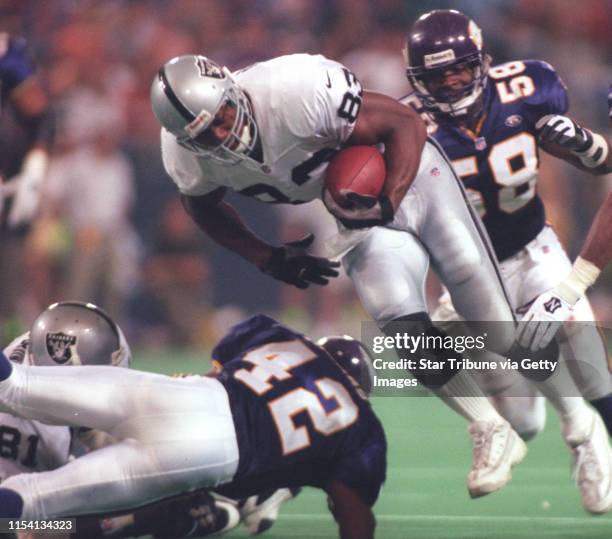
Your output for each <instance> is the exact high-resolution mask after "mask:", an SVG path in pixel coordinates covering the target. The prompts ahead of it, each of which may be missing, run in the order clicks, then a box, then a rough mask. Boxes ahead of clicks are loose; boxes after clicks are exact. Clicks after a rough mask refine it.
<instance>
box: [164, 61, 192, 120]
mask: <svg viewBox="0 0 612 539" xmlns="http://www.w3.org/2000/svg"><path fill="white" fill-rule="evenodd" d="M157 75H158V77H159V80H160V82H161V85H162V88H163V90H164V93H165V94H166V97H167V98H168V101H170V103H172V104H173V105H174V108H175V109H176V110H177V111H178V112H179V114H180V115H181V116H182V117H183V118H185V120H186V121H187V122H188V123H191V122H193V121H194V120H195V118H196V117H195V114H193V112H191V111H190V110H189V109H188V108H187V107H186V106H185V105H183V103H182V102H181V100H180V99H179V98H178V96H177V95H176V94H175V93H174V90H173V89H172V87H171V86H170V83H169V82H168V78H167V77H166V67H165V66H164V67H162V68H161V69H160V70H159V72H158V74H157Z"/></svg>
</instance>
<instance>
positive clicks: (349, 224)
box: [323, 189, 393, 229]
mask: <svg viewBox="0 0 612 539" xmlns="http://www.w3.org/2000/svg"><path fill="white" fill-rule="evenodd" d="M340 194H341V195H342V196H343V197H344V198H345V199H346V201H347V205H346V208H343V207H342V206H340V204H338V203H337V202H336V201H335V200H334V198H333V197H332V196H331V193H330V192H329V191H328V190H327V189H324V190H323V203H324V204H325V207H326V208H327V210H328V211H329V213H331V214H332V215H333V216H334V217H335V218H336V219H338V221H340V222H341V223H342V224H343V225H344V226H345V227H346V228H349V229H355V228H369V227H372V226H382V225H386V224H387V223H390V222H391V221H393V206H392V205H391V201H390V200H389V198H388V197H387V196H386V195H381V196H380V197H378V198H376V197H373V196H369V195H360V194H359V193H355V192H353V191H349V190H347V189H343V190H341V191H340Z"/></svg>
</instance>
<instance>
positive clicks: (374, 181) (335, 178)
mask: <svg viewBox="0 0 612 539" xmlns="http://www.w3.org/2000/svg"><path fill="white" fill-rule="evenodd" d="M385 176H386V168H385V161H384V159H383V156H382V155H381V154H380V152H379V151H378V150H377V149H376V147H375V146H349V147H348V148H344V149H343V150H340V151H339V152H338V153H337V154H336V155H335V156H334V157H333V159H332V160H331V162H330V163H329V166H328V167H327V173H326V176H325V187H326V188H327V190H328V191H329V193H330V194H331V196H332V198H333V199H334V200H335V201H336V202H337V203H338V204H339V205H340V206H343V207H345V206H346V199H345V198H344V197H343V196H342V195H341V194H340V191H341V190H343V189H348V190H349V191H353V192H355V193H359V194H360V195H370V196H373V197H378V195H379V194H380V191H381V190H382V188H383V184H384V183H385Z"/></svg>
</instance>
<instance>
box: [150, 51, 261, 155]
mask: <svg viewBox="0 0 612 539" xmlns="http://www.w3.org/2000/svg"><path fill="white" fill-rule="evenodd" d="M151 104H152V106H153V112H154V113H155V116H156V117H157V119H158V120H159V122H160V123H161V125H162V126H163V127H164V128H165V129H167V130H168V131H170V132H171V133H172V134H173V135H174V136H175V137H176V139H177V142H178V143H179V144H180V145H181V146H182V147H184V148H186V149H187V150H189V151H191V152H193V153H195V154H197V155H198V156H200V157H202V158H204V159H210V160H211V161H214V162H216V163H218V164H221V165H226V166H229V165H235V164H237V163H240V162H241V161H243V160H244V159H248V158H249V155H250V153H251V152H252V151H253V149H254V147H255V144H256V142H257V137H258V129H257V124H256V122H255V118H254V116H253V113H252V109H251V104H250V102H249V99H248V97H247V96H246V94H245V93H244V91H243V90H242V89H241V88H240V87H239V86H238V84H237V83H236V81H235V80H234V78H233V77H232V75H231V73H230V72H229V71H228V70H227V69H226V68H221V67H220V66H218V65H217V64H215V63H214V62H212V61H210V60H208V59H207V58H205V57H204V56H195V55H187V56H180V57H178V58H174V59H172V60H170V61H169V62H167V63H166V64H165V65H164V66H163V67H162V68H161V69H160V70H159V73H158V74H157V76H156V77H155V79H154V80H153V84H152V86H151ZM221 125H222V126H223V127H224V129H225V130H227V135H226V136H225V137H224V138H223V139H219V138H218V137H217V135H216V133H215V132H214V130H215V128H217V127H219V126H221Z"/></svg>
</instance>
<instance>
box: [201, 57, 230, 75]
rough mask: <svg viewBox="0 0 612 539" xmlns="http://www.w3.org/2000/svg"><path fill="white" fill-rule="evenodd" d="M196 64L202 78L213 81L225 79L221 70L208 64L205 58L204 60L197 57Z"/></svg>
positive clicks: (210, 63)
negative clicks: (209, 78)
mask: <svg viewBox="0 0 612 539" xmlns="http://www.w3.org/2000/svg"><path fill="white" fill-rule="evenodd" d="M196 62H197V64H198V67H199V68H200V74H201V75H202V76H203V77H212V78H214V79H223V78H225V75H224V73H223V71H222V70H221V68H220V67H219V66H218V65H217V64H215V63H213V62H209V61H208V59H207V58H204V57H203V56H197V60H196Z"/></svg>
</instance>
